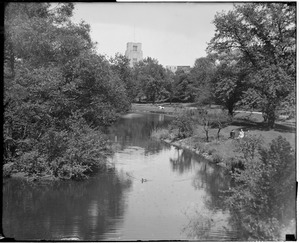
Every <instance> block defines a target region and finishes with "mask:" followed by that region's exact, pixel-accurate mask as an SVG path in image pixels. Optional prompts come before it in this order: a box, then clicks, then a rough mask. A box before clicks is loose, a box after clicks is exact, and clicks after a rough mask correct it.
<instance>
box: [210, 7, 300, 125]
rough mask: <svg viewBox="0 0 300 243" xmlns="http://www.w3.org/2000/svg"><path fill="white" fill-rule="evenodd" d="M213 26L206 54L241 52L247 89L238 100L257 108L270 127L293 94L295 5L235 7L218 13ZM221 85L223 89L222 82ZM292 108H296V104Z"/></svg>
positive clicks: (294, 73) (294, 78)
mask: <svg viewBox="0 0 300 243" xmlns="http://www.w3.org/2000/svg"><path fill="white" fill-rule="evenodd" d="M214 24H215V26H216V32H215V36H214V37H213V38H212V40H211V41H210V43H209V46H208V49H207V50H208V52H209V53H211V54H216V55H217V56H220V55H223V53H232V52H237V51H238V52H239V53H241V57H240V58H239V62H240V61H242V62H243V64H244V66H245V67H247V72H246V73H245V74H246V75H245V77H243V80H242V81H243V83H244V84H243V85H246V87H247V89H246V90H245V91H243V95H242V96H241V98H240V100H241V104H244V105H247V106H248V107H251V108H253V107H258V108H260V109H261V110H262V111H263V112H264V113H265V118H266V121H267V122H268V125H269V127H273V126H274V122H275V117H276V110H277V109H278V108H280V107H281V106H282V105H283V103H284V102H283V101H286V100H287V99H288V98H290V97H294V93H295V81H296V69H295V67H296V53H295V49H296V7H295V4H293V3H244V4H236V5H235V6H234V10H232V11H229V12H228V13H224V12H223V13H218V14H217V15H216V16H215V20H214ZM219 80H221V79H219ZM220 82H222V81H220ZM223 83H224V85H226V83H225V82H223ZM220 86H222V87H223V85H222V84H221V83H220ZM244 87H245V86H244ZM224 92H225V93H226V92H227V89H226V88H224ZM251 101H252V102H251ZM291 105H293V106H292V109H293V108H295V104H291Z"/></svg>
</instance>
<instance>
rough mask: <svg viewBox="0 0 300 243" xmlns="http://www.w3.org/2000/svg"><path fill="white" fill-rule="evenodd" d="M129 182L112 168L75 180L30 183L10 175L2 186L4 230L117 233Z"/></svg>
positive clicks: (28, 235)
mask: <svg viewBox="0 0 300 243" xmlns="http://www.w3.org/2000/svg"><path fill="white" fill-rule="evenodd" d="M131 183H132V182H131V180H130V178H128V176H126V175H123V174H116V173H115V172H114V171H112V172H111V173H105V174H104V173H103V174H98V175H97V176H95V177H93V178H90V179H89V180H86V181H80V182H75V181H65V182H51V183H50V184H49V183H47V184H40V185H32V184H29V183H27V182H26V181H23V180H11V181H10V182H9V183H7V184H4V186H3V221H2V224H3V231H4V235H5V236H6V237H13V238H15V239H17V240H26V239H27V240H28V239H48V240H59V239H62V238H74V237H75V239H76V238H78V239H80V240H103V239H104V233H108V232H111V233H117V232H114V229H116V228H117V226H116V224H118V223H121V222H122V218H123V214H124V210H125V199H124V193H125V191H126V190H128V189H129V188H130V187H131Z"/></svg>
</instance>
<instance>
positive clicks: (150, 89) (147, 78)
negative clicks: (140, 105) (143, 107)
mask: <svg viewBox="0 0 300 243" xmlns="http://www.w3.org/2000/svg"><path fill="white" fill-rule="evenodd" d="M134 77H135V82H136V84H137V86H138V87H139V92H138V96H139V97H141V96H143V95H144V96H145V97H146V100H147V101H151V102H152V103H155V101H156V100H157V99H158V98H159V97H160V96H161V94H162V92H163V91H164V89H165V78H166V71H165V69H164V68H163V66H162V65H161V64H159V63H158V61H157V60H155V59H153V58H150V57H148V58H145V59H144V60H142V61H140V62H139V63H137V64H136V65H135V66H134Z"/></svg>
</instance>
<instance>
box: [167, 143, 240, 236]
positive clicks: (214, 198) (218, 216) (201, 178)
mask: <svg viewBox="0 0 300 243" xmlns="http://www.w3.org/2000/svg"><path fill="white" fill-rule="evenodd" d="M176 150H177V156H176V158H171V159H170V162H171V166H172V169H173V171H176V172H178V173H179V174H184V173H186V172H191V173H193V177H192V179H191V180H192V185H193V187H194V188H195V190H205V192H206V194H205V195H206V196H205V198H203V200H201V202H198V204H197V205H194V206H193V207H189V208H188V209H187V210H186V211H185V214H186V217H187V218H188V219H189V223H188V224H187V225H186V226H185V227H184V228H183V232H184V233H185V234H186V235H187V237H188V238H192V239H200V240H218V239H219V240H234V239H236V233H235V231H234V230H233V228H232V227H231V226H230V221H229V212H228V211H227V210H226V209H225V205H224V204H223V201H222V192H223V191H224V190H226V189H228V187H229V183H230V178H229V175H228V173H227V172H226V170H224V169H223V168H222V167H219V166H216V165H214V164H211V163H208V162H207V161H206V160H205V159H204V158H202V157H201V156H199V155H197V154H195V153H192V152H190V151H188V150H184V149H179V148H177V149H176ZM199 161H200V162H199Z"/></svg>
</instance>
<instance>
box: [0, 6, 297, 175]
mask: <svg viewBox="0 0 300 243" xmlns="http://www.w3.org/2000/svg"><path fill="white" fill-rule="evenodd" d="M73 10H74V4H72V3H58V4H52V5H51V4H49V3H9V4H7V5H6V6H5V43H4V44H5V45H4V145H3V146H4V163H6V164H7V163H11V164H14V166H12V168H10V169H11V170H13V169H15V170H21V171H25V172H28V173H31V174H39V173H40V174H41V173H42V174H43V173H46V174H51V175H54V176H57V177H60V176H61V177H77V176H78V177H82V176H83V175H84V174H85V173H86V172H88V171H89V170H91V167H93V166H95V165H98V164H99V161H98V160H99V158H104V157H105V154H106V153H109V142H108V140H107V138H105V136H104V134H103V132H101V130H102V128H103V127H104V126H109V125H110V124H111V123H112V122H114V121H115V120H116V119H117V117H118V115H119V114H120V113H122V112H126V111H128V110H129V109H130V105H131V103H132V102H138V101H146V102H152V103H155V102H158V101H163V102H197V103H198V104H199V105H207V104H218V105H221V106H223V107H224V108H225V109H227V110H228V113H229V114H230V115H233V113H234V110H235V109H236V108H244V109H247V110H259V111H262V112H263V114H264V119H265V122H266V123H267V125H268V126H269V127H270V128H272V127H274V124H275V120H276V116H277V114H278V111H280V110H285V111H286V112H289V113H290V114H291V115H293V113H294V111H295V104H296V99H295V86H296V53H295V48H296V8H295V4H293V3H245V4H238V5H235V6H234V9H233V10H232V11H229V12H227V13H224V12H223V13H218V14H217V15H216V16H215V19H214V25H215V27H216V31H215V36H214V37H213V38H212V39H211V41H210V43H209V44H208V47H207V56H206V57H201V58H198V59H197V60H196V61H195V63H194V66H193V67H192V68H191V70H190V71H189V72H187V71H184V70H178V71H177V72H176V73H172V72H171V71H169V70H167V69H165V68H164V67H163V66H162V65H161V64H159V62H158V61H157V60H156V59H154V58H150V57H148V58H145V59H144V60H142V61H140V62H139V63H137V64H136V65H135V66H134V67H133V68H130V67H129V60H128V59H127V58H126V57H125V56H124V55H121V54H119V53H118V54H116V55H115V56H114V57H111V58H106V57H104V56H102V55H99V54H97V52H96V43H94V42H93V41H92V40H91V37H90V26H89V25H88V24H87V23H85V22H81V23H78V24H76V23H73V22H72V21H71V17H72V14H73ZM74 134H77V135H76V136H75V135H74ZM95 134H98V135H97V136H95ZM83 144H86V145H84V146H83ZM97 146H98V147H97ZM87 148H90V149H87ZM92 148H94V149H92ZM96 148H97V149H96ZM87 158H91V159H87ZM100 160H101V162H100V164H105V163H104V162H103V161H104V160H103V159H100ZM84 161H85V162H84ZM87 161H88V162H87ZM70 164H71V165H72V166H71V165H70ZM45 168H47V169H45ZM70 171H73V172H70Z"/></svg>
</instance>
